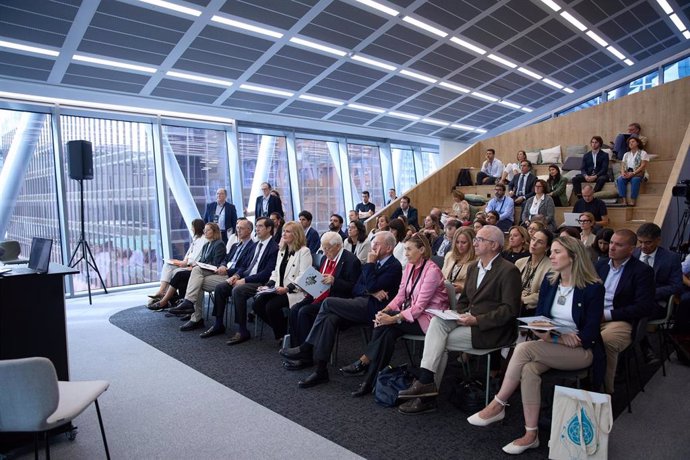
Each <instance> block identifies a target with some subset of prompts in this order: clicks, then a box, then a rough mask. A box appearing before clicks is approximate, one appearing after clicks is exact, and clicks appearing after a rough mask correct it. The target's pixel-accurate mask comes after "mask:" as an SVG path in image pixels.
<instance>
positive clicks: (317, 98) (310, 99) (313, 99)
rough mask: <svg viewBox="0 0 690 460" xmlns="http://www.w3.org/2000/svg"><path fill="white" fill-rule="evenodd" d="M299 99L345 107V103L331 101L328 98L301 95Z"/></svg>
mask: <svg viewBox="0 0 690 460" xmlns="http://www.w3.org/2000/svg"><path fill="white" fill-rule="evenodd" d="M299 98H300V99H304V100H306V101H312V102H320V103H322V104H328V105H335V106H341V105H345V103H344V102H342V101H336V100H335V99H329V98H327V97H320V96H312V95H310V94H300V96H299Z"/></svg>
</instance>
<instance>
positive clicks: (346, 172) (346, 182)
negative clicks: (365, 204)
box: [338, 137, 355, 221]
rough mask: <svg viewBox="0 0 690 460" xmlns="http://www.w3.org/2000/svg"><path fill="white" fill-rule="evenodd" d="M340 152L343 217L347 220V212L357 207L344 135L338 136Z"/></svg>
mask: <svg viewBox="0 0 690 460" xmlns="http://www.w3.org/2000/svg"><path fill="white" fill-rule="evenodd" d="M338 153H339V154H340V177H341V178H342V180H341V184H342V186H343V194H344V195H345V196H344V201H343V203H344V204H345V209H343V218H344V219H345V221H347V212H348V211H349V210H350V209H355V203H354V200H353V199H352V177H350V162H349V161H348V159H347V139H346V138H344V137H339V138H338Z"/></svg>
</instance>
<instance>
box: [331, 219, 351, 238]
mask: <svg viewBox="0 0 690 460" xmlns="http://www.w3.org/2000/svg"><path fill="white" fill-rule="evenodd" d="M328 230H329V231H331V232H336V233H338V234H339V235H340V236H341V237H342V238H343V240H345V239H346V238H347V232H346V231H345V230H343V216H341V215H340V214H331V218H330V220H329V223H328Z"/></svg>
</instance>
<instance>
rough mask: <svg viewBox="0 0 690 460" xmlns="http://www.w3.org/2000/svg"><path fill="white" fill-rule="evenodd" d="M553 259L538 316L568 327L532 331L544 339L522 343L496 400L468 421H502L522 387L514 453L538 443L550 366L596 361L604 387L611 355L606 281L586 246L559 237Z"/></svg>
mask: <svg viewBox="0 0 690 460" xmlns="http://www.w3.org/2000/svg"><path fill="white" fill-rule="evenodd" d="M550 260H551V268H552V273H551V274H550V275H549V276H547V277H546V278H545V279H544V281H543V282H542V285H541V289H540V290H539V303H538V305H537V315H543V316H546V317H548V318H551V320H552V321H553V323H558V325H562V326H563V327H564V328H565V329H564V330H562V331H561V332H560V333H549V332H546V331H539V330H533V332H534V334H535V335H536V336H537V337H538V338H539V340H534V341H529V342H523V343H520V344H518V346H517V347H516V348H515V352H514V353H513V357H512V358H511V360H510V363H509V364H508V369H507V370H506V374H505V377H504V379H503V384H502V385H501V389H500V390H499V392H498V393H497V394H496V396H495V397H494V400H493V401H491V402H490V403H489V405H488V406H486V407H485V408H484V409H482V410H481V411H479V412H477V413H476V414H474V415H472V416H471V417H468V419H467V421H468V422H469V423H471V424H472V425H476V426H487V425H490V424H492V423H494V422H497V421H499V420H503V418H504V417H505V406H507V405H508V399H509V398H510V397H511V395H512V394H513V393H514V392H515V390H516V389H517V387H518V386H519V387H520V392H521V395H522V410H523V414H524V417H525V434H524V436H522V437H521V438H518V439H516V440H514V441H513V442H511V443H509V444H507V445H506V446H504V447H503V451H504V452H506V453H509V454H521V453H523V452H524V451H526V450H528V449H534V448H537V447H539V436H538V432H537V425H538V421H539V409H540V405H541V374H543V373H544V372H546V371H548V370H549V369H561V370H577V369H584V368H587V367H589V366H590V365H591V366H592V380H593V386H594V388H599V386H601V383H602V381H603V378H604V374H605V367H606V356H605V353H604V346H603V342H602V339H601V334H600V332H599V328H600V323H601V317H602V315H603V314H604V292H605V290H604V285H603V284H602V281H601V279H600V278H599V277H598V276H597V272H596V271H595V269H594V265H593V264H592V261H591V260H590V259H589V257H587V254H586V252H585V247H584V245H583V244H582V243H581V242H580V241H578V240H576V239H575V238H572V237H569V236H564V237H558V238H556V239H555V240H554V241H553V243H552V244H551V255H550ZM550 325H552V323H547V324H544V327H548V326H550Z"/></svg>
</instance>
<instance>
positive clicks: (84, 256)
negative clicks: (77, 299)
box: [68, 179, 108, 305]
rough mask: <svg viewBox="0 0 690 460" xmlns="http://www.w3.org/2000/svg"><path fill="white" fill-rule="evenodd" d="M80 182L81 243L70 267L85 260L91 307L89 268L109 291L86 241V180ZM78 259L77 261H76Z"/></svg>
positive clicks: (75, 250)
mask: <svg viewBox="0 0 690 460" xmlns="http://www.w3.org/2000/svg"><path fill="white" fill-rule="evenodd" d="M78 180H79V202H80V205H81V213H80V221H81V222H80V224H81V233H80V235H79V242H78V243H77V246H76V247H75V248H74V252H73V253H72V257H70V259H69V264H68V265H69V266H70V267H71V268H74V267H76V266H77V265H79V263H80V262H81V261H82V260H83V261H84V262H85V264H86V267H85V268H86V285H87V286H88V290H89V305H92V304H93V302H92V301H91V276H90V274H89V267H91V268H92V269H93V271H95V272H96V275H98V279H99V280H100V282H101V286H102V287H103V291H104V292H105V293H106V294H107V293H108V290H107V289H106V288H105V283H104V282H103V277H102V276H101V272H100V271H98V266H97V265H96V260H95V259H94V258H93V254H92V253H91V248H90V247H89V242H88V241H86V231H85V230H84V180H83V179H78ZM80 250H81V257H79V258H78V259H76V257H77V254H78V253H79V251H80ZM75 259H76V260H75Z"/></svg>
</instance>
